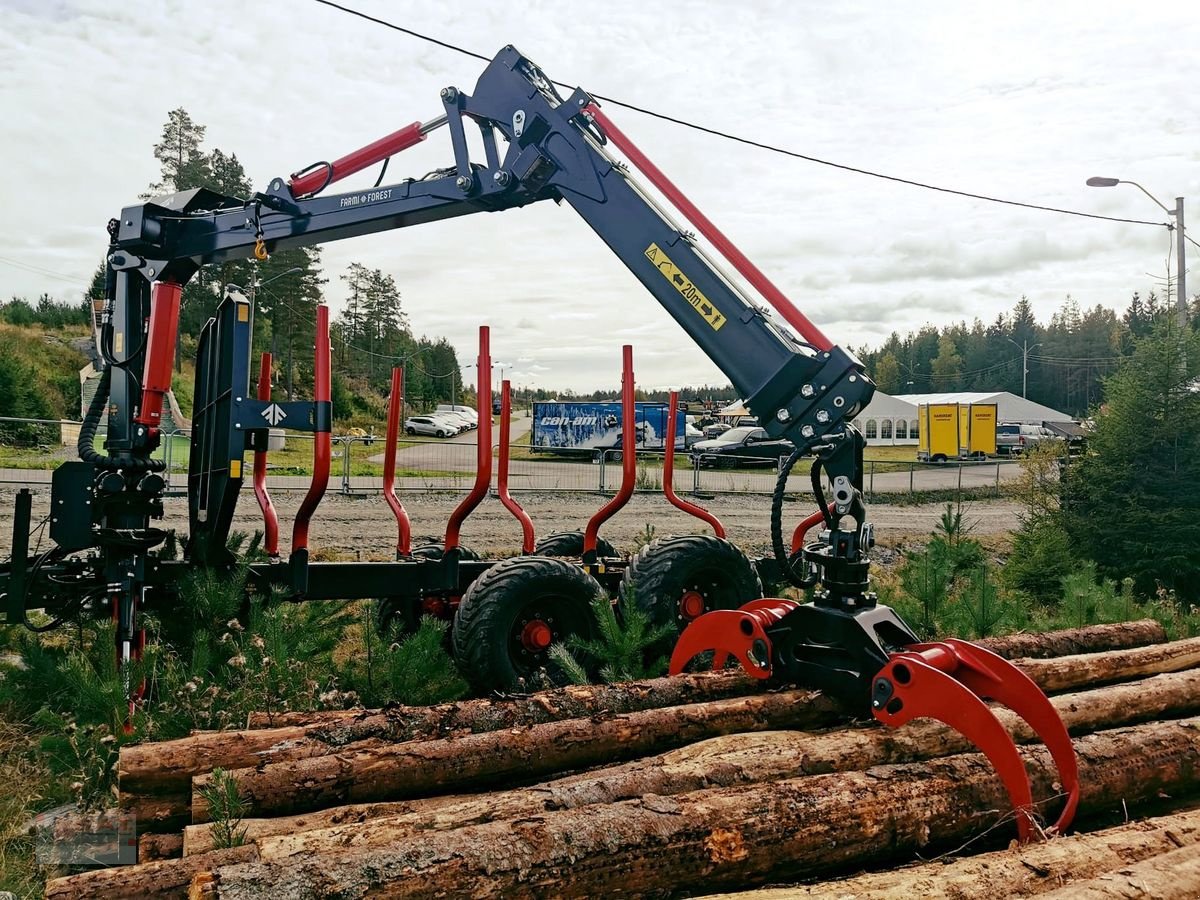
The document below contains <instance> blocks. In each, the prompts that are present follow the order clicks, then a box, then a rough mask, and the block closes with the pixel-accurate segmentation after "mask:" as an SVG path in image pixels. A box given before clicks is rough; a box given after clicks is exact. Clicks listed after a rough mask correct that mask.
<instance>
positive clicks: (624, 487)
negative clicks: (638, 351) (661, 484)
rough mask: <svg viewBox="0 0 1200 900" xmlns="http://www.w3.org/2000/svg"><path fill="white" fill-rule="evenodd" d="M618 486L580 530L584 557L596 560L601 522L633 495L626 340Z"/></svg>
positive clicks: (633, 429) (632, 410)
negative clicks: (619, 485) (618, 488)
mask: <svg viewBox="0 0 1200 900" xmlns="http://www.w3.org/2000/svg"><path fill="white" fill-rule="evenodd" d="M621 357H622V359H621V488H620V490H618V491H617V493H616V495H615V496H614V497H613V498H612V499H611V500H609V501H608V502H607V503H606V504H604V506H602V507H600V509H598V510H596V513H595V515H593V516H592V517H591V518H590V519H588V523H587V528H585V529H584V532H583V561H584V562H585V563H588V564H591V563H594V562H595V561H596V539H597V538H598V537H599V535H600V526H601V525H603V524H604V523H605V522H607V521H608V520H609V519H611V518H612V517H613V516H615V515H616V514H617V510H619V509H620V508H621V507H622V506H624V505H625V504H626V503H628V502H629V498H630V497H632V496H633V485H634V482H635V481H636V480H637V457H636V451H637V422H636V421H635V417H636V415H637V411H636V407H635V406H634V403H633V347H631V346H630V345H629V344H626V345H625V346H624V347H622V348H621Z"/></svg>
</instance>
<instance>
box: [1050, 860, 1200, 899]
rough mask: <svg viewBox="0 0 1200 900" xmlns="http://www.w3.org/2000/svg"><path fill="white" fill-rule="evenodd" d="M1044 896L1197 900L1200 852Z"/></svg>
mask: <svg viewBox="0 0 1200 900" xmlns="http://www.w3.org/2000/svg"><path fill="white" fill-rule="evenodd" d="M1044 896H1045V897H1046V900H1129V898H1130V897H1145V898H1147V900H1149V898H1153V900H1195V898H1196V897H1200V853H1197V852H1196V848H1195V847H1182V848H1180V849H1179V850H1173V851H1171V852H1170V853H1164V854H1162V855H1161V856H1153V857H1151V858H1150V859H1145V860H1142V861H1141V862H1139V863H1135V864H1134V865H1131V866H1122V867H1121V868H1119V869H1116V870H1115V871H1112V872H1108V873H1106V874H1104V875H1099V876H1097V877H1095V878H1090V879H1088V880H1086V881H1077V882H1075V883H1073V884H1069V885H1066V886H1065V887H1061V888H1059V889H1058V890H1056V891H1051V892H1050V893H1048V894H1045V895H1044Z"/></svg>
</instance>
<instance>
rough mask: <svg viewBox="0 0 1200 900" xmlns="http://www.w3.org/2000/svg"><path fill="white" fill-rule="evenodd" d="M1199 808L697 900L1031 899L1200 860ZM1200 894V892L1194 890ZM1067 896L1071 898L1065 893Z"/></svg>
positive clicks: (709, 896)
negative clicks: (1111, 876)
mask: <svg viewBox="0 0 1200 900" xmlns="http://www.w3.org/2000/svg"><path fill="white" fill-rule="evenodd" d="M1197 844H1200V810H1189V811H1187V812H1183V813H1177V814H1175V815H1170V816H1160V817H1158V818H1154V819H1145V820H1143V821H1140V822H1131V823H1129V824H1127V825H1118V826H1116V827H1115V828H1106V829H1104V830H1103V831H1095V832H1092V833H1090V834H1073V835H1071V836H1069V837H1063V838H1055V839H1053V840H1049V841H1045V842H1043V843H1040V844H1028V845H1026V846H1024V847H1018V848H1016V849H1012V850H997V851H994V852H992V853H981V854H979V855H978V856H969V857H966V858H963V859H956V860H954V861H953V862H948V863H940V862H936V863H926V864H924V865H916V866H907V867H905V868H903V869H894V870H892V871H890V872H870V873H867V874H865V875H856V876H854V877H853V878H845V879H841V880H838V881H826V882H822V883H821V884H806V885H795V886H793V887H786V888H763V889H761V890H756V891H739V892H738V893H733V894H709V895H707V896H705V897H701V898H697V900H846V898H853V900H893V898H895V897H920V898H922V900H995V898H997V897H1035V896H1039V895H1045V894H1046V893H1047V892H1049V891H1055V890H1057V889H1059V888H1066V887H1067V885H1069V884H1076V883H1078V881H1079V880H1082V879H1089V878H1094V877H1096V876H1100V875H1103V874H1104V873H1107V872H1113V871H1116V870H1121V869H1123V868H1124V867H1127V866H1130V865H1133V864H1136V863H1140V862H1142V861H1143V860H1154V861H1158V860H1161V859H1162V858H1163V854H1168V853H1173V852H1175V851H1176V850H1178V849H1180V848H1188V849H1190V850H1191V855H1193V856H1196V857H1198V858H1200V853H1198V852H1197V849H1198V848H1197ZM1198 893H1200V892H1198ZM1067 896H1070V897H1074V896H1076V895H1075V894H1073V893H1070V892H1069V891H1068V892H1067Z"/></svg>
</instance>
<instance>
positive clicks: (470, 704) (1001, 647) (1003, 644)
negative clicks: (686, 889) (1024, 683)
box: [246, 619, 1167, 740]
mask: <svg viewBox="0 0 1200 900" xmlns="http://www.w3.org/2000/svg"><path fill="white" fill-rule="evenodd" d="M1166 640H1167V633H1166V632H1165V631H1164V630H1163V627H1162V625H1160V624H1159V623H1158V622H1156V621H1155V620H1154V619H1140V620H1138V621H1136V622H1118V623H1116V624H1110V625H1086V626H1084V627H1082V628H1067V629H1063V630H1061V631H1048V632H1045V633H1043V634H1035V633H1030V632H1022V633H1020V634H1009V635H1004V636H1002V637H990V638H983V639H982V640H979V641H976V643H977V644H979V646H981V647H986V648H987V649H988V650H991V651H992V652H993V653H996V654H998V655H1000V656H1003V657H1004V658H1005V659H1020V658H1027V659H1048V658H1050V657H1054V656H1067V655H1072V654H1079V653H1103V652H1105V651H1108V650H1127V649H1129V648H1131V647H1146V646H1149V645H1150V644H1161V643H1163V642H1165V641H1166ZM691 678H696V679H698V680H697V681H696V682H695V683H694V684H688V683H687V681H688V679H691ZM712 678H716V679H735V681H736V683H735V682H728V683H726V682H724V681H722V682H721V683H718V684H712V683H710V682H709V681H708V680H706V679H712ZM677 681H679V682H683V683H682V684H680V685H676V684H674V682H677ZM641 685H644V686H645V688H646V689H647V690H648V691H649V692H650V694H651V696H652V697H663V698H664V699H665V701H666V702H659V703H658V704H657V705H658V706H679V705H681V704H683V703H695V702H697V701H701V700H720V699H722V698H724V697H736V696H741V695H744V694H747V693H750V692H752V691H754V690H756V689H760V688H761V683H760V682H758V681H756V680H755V679H753V678H746V677H745V676H743V675H740V674H734V673H724V674H722V673H705V674H704V675H697V676H691V675H689V676H677V677H675V678H655V679H650V680H649V681H645V682H629V683H627V684H618V685H595V686H591V687H566V688H559V689H557V690H551V691H542V692H539V693H538V694H534V695H531V696H530V697H510V698H483V699H479V700H466V701H463V702H461V703H446V704H442V705H441V706H433V707H403V706H399V707H394V708H391V709H374V710H366V709H345V710H328V711H325V712H285V713H266V712H252V713H251V714H250V717H249V720H248V722H247V725H246V727H247V729H258V728H275V727H282V726H291V725H336V724H339V723H343V722H349V721H354V720H355V719H358V718H362V717H366V716H370V715H374V714H377V713H388V714H390V715H391V716H393V717H394V718H396V719H398V720H400V719H409V720H411V721H413V722H414V723H416V724H415V727H414V728H413V731H412V733H410V734H409V735H408V737H406V738H404V739H405V740H411V739H415V738H418V737H422V736H424V737H445V736H446V735H447V734H450V733H453V732H456V731H462V730H467V731H481V730H495V728H496V727H500V728H508V727H512V726H516V725H536V724H538V723H540V722H549V721H553V718H551V717H543V716H545V714H546V713H547V712H549V711H548V710H547V709H546V707H545V704H544V703H542V701H541V700H537V699H535V698H546V699H548V700H549V701H550V706H551V707H554V708H556V709H558V708H561V709H563V710H565V711H566V712H568V713H570V709H571V704H572V703H584V704H587V706H588V708H587V709H584V710H581V711H579V712H576V713H570V714H568V715H558V716H555V717H554V718H575V717H577V716H582V715H595V714H596V713H600V712H614V713H622V712H636V711H637V710H639V709H650V708H652V707H650V706H636V705H633V704H632V703H630V701H629V699H628V698H626V696H625V693H626V691H627V690H629V689H633V690H634V691H637V690H638V689H639V686H641ZM610 690H611V691H614V692H615V693H613V694H608V693H607V692H608V691H610ZM679 690H695V692H696V693H695V694H694V695H693V696H692V698H691V699H688V698H687V697H686V696H684V695H682V694H672V691H679ZM580 692H587V694H589V695H590V694H592V693H593V692H595V695H594V698H590V699H589V698H588V697H586V696H583V697H581V696H580ZM561 695H566V696H564V697H562V699H561V700H560V699H559V698H560V696H561ZM531 702H532V703H534V704H536V705H534V706H532V707H531V708H530V709H525V706H526V705H527V704H529V703H531ZM506 705H508V706H511V707H512V708H511V709H509V710H506V709H504V707H505V706H506ZM498 719H499V720H501V721H503V724H501V725H499V726H491V727H488V726H489V723H491V722H494V721H497V720H498ZM477 722H479V723H482V725H483V727H480V726H479V725H478V724H477Z"/></svg>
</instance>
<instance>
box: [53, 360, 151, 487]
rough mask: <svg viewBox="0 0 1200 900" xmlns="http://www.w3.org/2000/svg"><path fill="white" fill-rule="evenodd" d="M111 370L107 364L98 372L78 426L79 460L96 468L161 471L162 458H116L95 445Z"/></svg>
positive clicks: (106, 401)
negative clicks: (81, 420)
mask: <svg viewBox="0 0 1200 900" xmlns="http://www.w3.org/2000/svg"><path fill="white" fill-rule="evenodd" d="M112 370H113V367H112V366H107V367H105V369H104V371H103V372H102V373H101V374H100V383H99V384H97V385H96V393H95V394H94V395H93V396H92V402H91V403H89V404H88V409H87V414H86V415H85V416H84V417H83V424H82V425H81V426H80V428H79V441H78V442H77V443H76V445H75V450H76V452H77V453H78V454H79V458H80V459H81V460H83V461H84V462H89V463H91V464H92V465H94V466H96V468H98V469H127V470H129V471H133V472H161V471H163V470H164V469H165V468H166V467H167V464H166V462H165V461H164V460H161V459H150V458H148V457H142V458H138V457H132V456H130V457H122V458H119V459H118V458H117V457H113V456H107V455H105V454H103V453H101V452H100V451H99V450H97V449H96V447H95V442H96V432H97V431H98V430H99V429H100V419H101V417H102V416H103V415H104V410H105V407H107V406H108V393H109V389H110V387H111V385H112Z"/></svg>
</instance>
